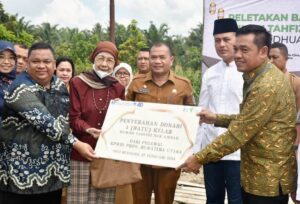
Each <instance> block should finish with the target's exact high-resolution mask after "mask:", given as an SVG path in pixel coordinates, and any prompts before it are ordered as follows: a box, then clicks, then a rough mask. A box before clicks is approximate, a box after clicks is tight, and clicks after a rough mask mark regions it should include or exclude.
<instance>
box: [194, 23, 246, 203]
mask: <svg viewBox="0 0 300 204" xmlns="http://www.w3.org/2000/svg"><path fill="white" fill-rule="evenodd" d="M237 29H238V27H237V23H236V21H235V20H234V19H229V18H227V19H218V20H216V21H215V23H214V32H213V35H214V41H215V49H216V52H217V54H218V56H219V57H220V58H221V59H222V60H221V61H220V62H218V63H217V64H216V65H214V66H212V67H210V68H209V69H208V70H207V71H206V72H205V73H204V75H203V77H202V86H201V92H200V102H199V106H201V107H203V108H206V109H209V110H211V111H213V112H215V113H219V114H237V113H239V110H240V108H239V105H240V103H241V102H242V99H243V78H242V73H240V72H238V71H237V68H236V65H235V62H234V49H233V45H234V44H235V39H236V37H235V34H236V31H237ZM225 131H226V129H225V128H218V127H214V126H213V125H210V124H202V125H200V126H199V129H198V133H197V141H196V145H195V146H194V152H198V151H199V150H201V149H203V148H204V147H205V146H207V145H208V144H210V143H211V142H212V141H213V140H214V139H215V138H216V137H217V136H218V135H221V134H222V133H223V132H225ZM203 168H204V181H205V189H206V196H207V202H206V204H224V199H225V190H226V191H227V196H228V203H229V204H242V197H241V185H240V151H239V150H238V151H236V152H234V153H232V154H230V155H227V156H225V157H223V158H222V160H220V161H218V162H211V163H208V164H206V165H204V166H203Z"/></svg>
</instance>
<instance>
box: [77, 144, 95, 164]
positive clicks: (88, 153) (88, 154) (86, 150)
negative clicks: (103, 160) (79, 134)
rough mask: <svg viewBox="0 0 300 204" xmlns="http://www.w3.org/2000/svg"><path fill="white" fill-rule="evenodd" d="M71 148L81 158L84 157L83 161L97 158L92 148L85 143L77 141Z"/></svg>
mask: <svg viewBox="0 0 300 204" xmlns="http://www.w3.org/2000/svg"><path fill="white" fill-rule="evenodd" d="M73 148H74V149H75V150H77V151H78V152H79V154H80V155H81V156H82V157H84V158H85V159H87V160H89V161H92V160H93V159H96V158H98V157H96V154H95V151H94V150H93V148H92V147H91V146H90V145H89V144H87V143H84V142H81V141H79V140H77V141H76V142H75V143H74V144H73Z"/></svg>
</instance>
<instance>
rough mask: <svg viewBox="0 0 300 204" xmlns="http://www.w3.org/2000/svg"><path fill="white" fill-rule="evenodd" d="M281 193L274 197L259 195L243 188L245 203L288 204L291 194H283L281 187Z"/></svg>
mask: <svg viewBox="0 0 300 204" xmlns="http://www.w3.org/2000/svg"><path fill="white" fill-rule="evenodd" d="M279 192H280V194H279V195H278V196H274V197H267V196H257V195H253V194H250V193H247V192H245V191H244V189H242V196H243V204H288V202H289V195H288V194H287V195H283V194H282V191H281V188H279Z"/></svg>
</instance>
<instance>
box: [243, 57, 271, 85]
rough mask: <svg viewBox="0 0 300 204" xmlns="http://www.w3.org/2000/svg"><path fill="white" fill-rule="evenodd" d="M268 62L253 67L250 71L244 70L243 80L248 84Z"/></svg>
mask: <svg viewBox="0 0 300 204" xmlns="http://www.w3.org/2000/svg"><path fill="white" fill-rule="evenodd" d="M267 64H268V62H265V63H263V64H262V65H260V66H259V67H257V68H256V69H254V70H253V71H251V72H245V73H244V74H243V78H244V81H245V82H246V83H248V84H250V83H251V82H252V81H254V79H255V78H256V77H257V76H258V75H259V74H260V73H261V72H262V71H263V69H264V68H265V67H266V66H267Z"/></svg>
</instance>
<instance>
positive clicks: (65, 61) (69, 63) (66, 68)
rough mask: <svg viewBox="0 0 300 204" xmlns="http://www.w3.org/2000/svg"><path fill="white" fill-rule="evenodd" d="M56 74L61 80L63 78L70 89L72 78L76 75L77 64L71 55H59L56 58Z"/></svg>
mask: <svg viewBox="0 0 300 204" xmlns="http://www.w3.org/2000/svg"><path fill="white" fill-rule="evenodd" d="M55 74H56V76H57V77H58V78H59V79H60V80H62V81H63V82H64V83H65V85H66V86H67V88H68V90H69V89H70V80H71V79H72V78H73V77H74V75H75V65H74V62H73V60H72V59H71V58H69V57H58V58H57V59H56V70H55Z"/></svg>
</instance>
